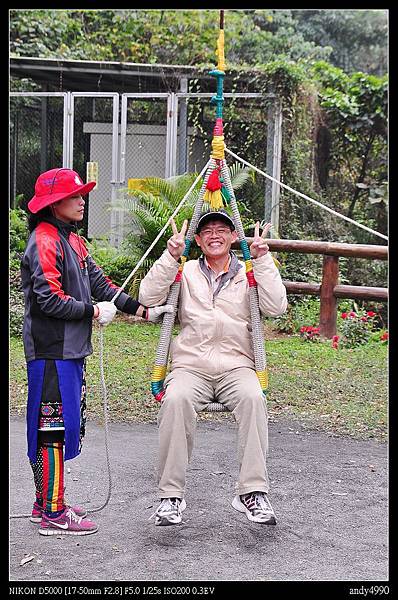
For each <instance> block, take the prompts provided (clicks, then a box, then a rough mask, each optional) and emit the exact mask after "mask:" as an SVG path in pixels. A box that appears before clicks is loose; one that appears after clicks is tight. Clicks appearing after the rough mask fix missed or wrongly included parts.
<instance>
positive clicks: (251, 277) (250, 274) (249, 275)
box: [246, 271, 257, 287]
mask: <svg viewBox="0 0 398 600" xmlns="http://www.w3.org/2000/svg"><path fill="white" fill-rule="evenodd" d="M246 277H247V281H248V282H249V287H256V286H257V281H256V280H255V278H254V273H253V271H248V272H247V273H246Z"/></svg>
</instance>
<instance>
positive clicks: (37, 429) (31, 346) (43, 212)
mask: <svg viewBox="0 0 398 600" xmlns="http://www.w3.org/2000/svg"><path fill="white" fill-rule="evenodd" d="M94 186H95V182H89V183H86V184H84V183H83V181H82V180H81V178H80V176H79V175H78V173H76V172H75V171H73V170H72V169H65V168H58V169H51V170H50V171H46V172H45V173H42V174H41V175H40V176H39V177H38V179H37V181H36V185H35V195H34V197H33V198H32V199H31V200H30V202H29V203H28V209H29V211H30V213H31V214H30V215H29V229H30V232H31V234H30V237H29V240H28V243H27V247H26V250H25V253H24V255H23V258H22V261H21V274H22V286H23V291H24V295H25V316H24V326H23V342H24V350H25V358H26V362H27V374H28V390H29V391H28V405H27V441H28V457H29V460H30V464H31V467H32V470H33V477H34V482H35V486H36V500H35V502H34V505H33V510H32V515H31V521H32V522H35V523H36V522H37V523H40V528H39V533H40V534H42V535H59V534H73V535H87V534H90V533H95V532H96V531H97V529H98V527H97V525H96V524H95V523H94V522H93V521H92V520H91V519H87V518H86V515H87V511H85V510H84V509H83V508H80V507H78V506H69V505H67V504H66V502H65V498H64V461H65V460H69V459H72V458H74V457H76V456H77V455H78V454H80V451H81V445H82V440H83V437H84V434H85V407H86V398H85V377H84V372H85V358H86V356H88V355H89V354H91V353H92V345H91V334H92V320H93V319H96V320H97V321H98V323H99V324H100V325H107V324H108V323H110V322H111V321H112V319H113V318H114V316H115V314H116V309H119V310H121V311H123V312H125V313H129V314H133V315H134V314H135V315H137V316H141V317H143V318H146V319H148V320H150V321H153V322H156V321H158V320H159V317H160V315H161V314H162V313H164V312H171V311H172V310H173V308H172V307H171V306H168V305H165V306H161V307H155V308H150V309H149V308H146V307H144V306H142V305H141V304H140V303H139V302H137V301H136V300H134V299H133V298H131V297H130V296H129V295H128V294H126V293H124V292H121V293H120V294H119V296H118V298H117V299H116V301H115V303H113V302H111V300H112V298H113V297H114V296H115V294H116V292H117V291H118V287H117V286H115V285H114V284H113V283H112V282H111V281H110V279H109V278H108V277H106V276H105V274H104V273H103V271H102V269H101V268H100V267H99V266H98V265H97V264H96V263H95V262H94V260H93V259H92V257H91V256H90V255H89V253H88V251H87V248H86V245H85V243H84V240H83V239H82V238H81V237H80V236H79V235H78V234H77V224H78V223H79V222H81V221H82V219H83V216H84V206H85V201H84V199H83V196H84V195H85V194H87V193H88V192H90V191H91V190H92V189H93V187H94ZM92 298H94V299H95V300H97V301H98V302H97V303H96V304H93V302H92Z"/></svg>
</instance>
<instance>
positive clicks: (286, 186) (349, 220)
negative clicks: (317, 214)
mask: <svg viewBox="0 0 398 600" xmlns="http://www.w3.org/2000/svg"><path fill="white" fill-rule="evenodd" d="M224 150H225V152H228V154H230V155H231V156H233V157H234V158H236V159H237V160H240V162H242V163H243V164H245V165H247V166H248V167H250V168H251V169H254V170H255V171H257V172H258V173H261V175H264V177H267V178H268V179H271V181H275V183H277V184H278V185H280V186H281V187H284V188H286V189H287V190H289V192H293V194H296V195H297V196H300V197H301V198H304V199H305V200H309V201H310V202H313V203H314V204H316V205H317V206H320V207H321V208H324V209H325V210H327V211H328V212H330V213H331V214H332V215H335V216H336V217H340V218H341V219H344V220H345V221H348V222H349V223H352V224H353V225H356V226H357V227H361V228H362V229H365V230H366V231H369V232H370V233H374V235H378V236H379V237H381V238H383V239H384V240H387V241H388V237H387V236H386V235H383V234H382V233H379V232H378V231H375V230H374V229H370V227H366V225H362V223H358V222H357V221H354V220H353V219H350V218H349V217H346V216H345V215H342V214H341V213H338V212H336V211H335V210H333V209H331V208H329V207H328V206H325V205H324V204H321V203H320V202H318V201H317V200H314V199H313V198H310V197H309V196H307V195H306V194H302V193H301V192H298V191H297V190H295V189H293V188H291V187H290V186H288V185H286V184H285V183H282V182H281V181H278V180H277V179H275V178H274V177H271V175H268V174H267V173H264V171H262V170H261V169H259V168H258V167H255V166H254V165H251V164H250V163H249V162H247V160H245V159H244V158H241V157H240V156H238V155H237V154H235V153H234V152H232V150H229V149H228V148H224Z"/></svg>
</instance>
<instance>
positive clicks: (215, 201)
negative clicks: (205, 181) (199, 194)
mask: <svg viewBox="0 0 398 600" xmlns="http://www.w3.org/2000/svg"><path fill="white" fill-rule="evenodd" d="M203 200H205V201H206V202H208V203H209V204H210V207H211V210H218V209H219V208H222V207H223V206H224V203H223V201H222V195H221V191H220V190H216V191H215V192H211V191H210V190H206V193H205V195H204V196H203Z"/></svg>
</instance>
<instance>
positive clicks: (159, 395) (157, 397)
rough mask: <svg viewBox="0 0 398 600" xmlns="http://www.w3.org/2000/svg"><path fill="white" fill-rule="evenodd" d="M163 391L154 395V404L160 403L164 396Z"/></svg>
mask: <svg viewBox="0 0 398 600" xmlns="http://www.w3.org/2000/svg"><path fill="white" fill-rule="evenodd" d="M165 393H166V392H165V390H162V391H161V392H159V393H158V394H156V395H155V400H156V402H161V401H162V398H163V396H164V395H165Z"/></svg>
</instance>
